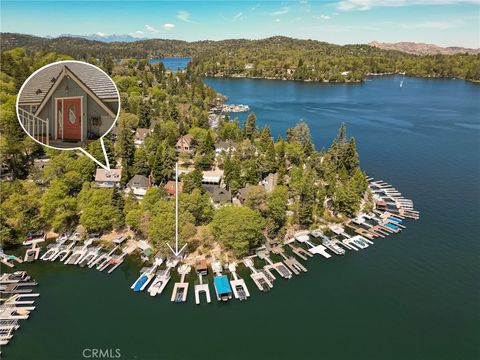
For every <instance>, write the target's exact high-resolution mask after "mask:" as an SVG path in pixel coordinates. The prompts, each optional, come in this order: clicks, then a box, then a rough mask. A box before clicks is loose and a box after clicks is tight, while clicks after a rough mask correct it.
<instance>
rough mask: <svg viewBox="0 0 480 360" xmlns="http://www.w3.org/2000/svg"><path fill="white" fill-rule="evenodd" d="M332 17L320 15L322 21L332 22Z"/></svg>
mask: <svg viewBox="0 0 480 360" xmlns="http://www.w3.org/2000/svg"><path fill="white" fill-rule="evenodd" d="M330 19H331V17H330V16H328V15H320V20H330Z"/></svg>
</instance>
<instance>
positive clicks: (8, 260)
mask: <svg viewBox="0 0 480 360" xmlns="http://www.w3.org/2000/svg"><path fill="white" fill-rule="evenodd" d="M13 261H16V262H18V263H19V264H21V263H22V262H23V260H22V259H20V258H19V257H17V256H15V255H7V254H5V253H4V252H3V249H0V262H1V263H2V264H4V265H7V266H8V267H11V268H13V267H14V264H13Z"/></svg>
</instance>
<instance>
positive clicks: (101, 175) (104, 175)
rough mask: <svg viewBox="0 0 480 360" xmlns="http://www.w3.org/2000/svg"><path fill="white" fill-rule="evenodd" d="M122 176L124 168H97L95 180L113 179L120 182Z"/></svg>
mask: <svg viewBox="0 0 480 360" xmlns="http://www.w3.org/2000/svg"><path fill="white" fill-rule="evenodd" d="M121 178H122V169H111V170H106V169H97V172H96V173H95V181H113V182H119V181H120V179H121Z"/></svg>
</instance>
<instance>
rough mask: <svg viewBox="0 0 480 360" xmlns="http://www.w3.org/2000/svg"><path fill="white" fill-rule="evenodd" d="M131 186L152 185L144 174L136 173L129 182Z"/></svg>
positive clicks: (142, 186)
mask: <svg viewBox="0 0 480 360" xmlns="http://www.w3.org/2000/svg"><path fill="white" fill-rule="evenodd" d="M127 187H130V188H148V187H150V180H149V179H148V178H147V177H146V176H143V175H135V176H134V177H132V178H131V179H130V181H129V182H128V184H127Z"/></svg>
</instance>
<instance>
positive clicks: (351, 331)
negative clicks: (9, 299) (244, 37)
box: [2, 77, 480, 360]
mask: <svg viewBox="0 0 480 360" xmlns="http://www.w3.org/2000/svg"><path fill="white" fill-rule="evenodd" d="M400 80H401V78H400V77H382V78H380V77H378V78H373V79H371V81H367V82H365V83H363V84H350V85H347V84H345V85H338V84H337V85H331V84H315V83H303V82H294V81H270V80H252V79H207V80H206V81H207V83H208V84H209V85H210V86H212V87H213V88H215V89H216V90H218V91H219V92H221V93H222V94H224V95H226V96H228V97H229V102H230V103H237V104H238V103H243V104H248V105H249V106H250V108H251V110H252V111H254V112H255V113H256V115H257V119H258V123H259V125H261V126H263V125H267V124H268V125H269V126H270V127H271V129H272V133H273V134H274V135H275V136H277V135H280V134H284V132H285V130H286V129H287V128H288V127H291V126H293V125H294V124H295V122H297V121H298V120H299V119H300V118H303V119H304V120H305V121H306V122H307V123H308V124H309V125H310V129H311V132H312V136H313V139H314V141H315V144H316V146H317V148H322V147H328V146H329V145H330V143H331V140H332V138H333V137H334V136H335V135H336V133H337V130H338V127H339V124H340V122H342V121H344V122H345V123H346V124H347V131H348V134H349V135H352V136H355V138H356V140H357V146H358V149H359V153H360V160H361V164H362V167H363V168H364V169H365V171H367V173H368V174H369V175H371V176H373V177H375V178H378V179H383V180H385V181H388V182H389V183H391V184H392V185H393V186H395V187H396V188H397V189H399V191H400V192H402V194H403V195H404V196H405V197H407V198H410V199H412V200H413V201H414V203H415V208H416V209H417V210H419V211H420V212H421V217H420V220H418V221H407V223H406V226H407V228H406V229H405V230H404V231H402V233H401V234H399V235H394V236H389V237H387V238H385V239H379V240H376V241H375V245H373V246H370V247H369V248H368V249H366V250H364V251H360V252H354V253H352V252H350V253H348V254H346V255H345V256H344V257H332V258H330V259H323V258H319V257H315V258H313V259H310V260H309V261H308V262H306V266H307V268H308V269H309V271H308V273H306V274H303V275H301V276H298V277H295V278H293V279H291V280H289V281H287V280H283V279H278V280H277V281H276V283H275V287H274V288H273V290H272V291H270V292H269V293H266V294H263V293H260V292H259V291H258V290H257V289H256V288H254V286H253V284H252V282H251V281H250V279H249V278H247V275H246V272H245V271H243V272H241V275H242V276H244V277H245V278H246V280H247V286H249V289H250V292H251V294H252V296H251V298H250V299H249V300H248V301H246V302H242V303H240V302H238V301H230V302H229V303H226V304H219V303H218V302H217V301H215V300H212V303H211V304H202V305H200V306H197V305H195V302H194V298H193V288H192V287H190V290H189V295H188V302H187V303H186V304H173V303H170V301H169V300H170V295H171V291H172V283H170V284H169V286H168V287H167V289H166V290H165V292H164V294H162V295H160V296H158V297H156V298H151V297H150V296H149V295H148V293H142V294H135V293H133V292H132V291H131V290H130V285H131V284H132V283H133V282H134V281H135V279H136V277H137V276H138V269H139V265H138V264H135V263H133V262H132V261H129V262H128V263H127V264H125V265H123V266H122V267H121V268H119V269H117V270H116V271H115V272H114V273H112V274H110V275H108V274H104V273H99V272H97V271H95V270H89V269H82V268H78V267H72V266H64V265H62V264H57V263H54V264H52V263H42V262H40V261H39V262H36V263H33V264H29V265H26V266H25V267H26V268H28V271H29V272H30V273H31V275H33V276H34V278H35V279H36V280H37V281H38V282H39V283H40V285H39V287H38V290H39V292H40V293H41V296H40V298H39V299H38V301H37V302H36V305H37V309H36V310H35V311H34V313H33V314H32V316H31V318H30V319H29V320H26V321H22V322H21V328H20V329H19V330H18V331H17V332H16V333H15V335H14V338H13V341H11V343H10V344H9V345H8V346H6V347H4V348H2V355H3V356H4V359H14V360H23V359H25V360H27V359H28V360H30V359H32V358H33V357H34V358H35V359H49V360H52V359H83V357H82V351H83V349H85V348H100V349H116V348H118V349H120V350H121V355H122V356H121V359H142V360H143V359H166V360H168V359H208V360H211V359H220V358H223V359H292V358H295V359H321V358H323V359H342V360H343V359H356V360H362V359H368V360H374V359H379V360H383V359H394V360H395V359H398V360H404V359H418V360H420V359H421V360H428V359H433V360H440V359H445V360H451V359H478V358H480V348H479V342H478V339H479V338H480V291H479V284H480V262H479V261H478V260H479V259H478V254H479V252H480V243H479V241H478V234H477V230H476V226H477V225H478V219H479V217H480V208H479V204H480V188H479V178H480V145H479V141H480V119H479V114H480V101H479V100H480V86H479V85H475V84H472V83H468V82H464V81H459V80H426V79H416V78H406V79H405V81H404V84H403V87H402V88H400V87H399V83H400ZM238 115H239V116H241V117H242V118H244V117H246V116H247V114H238ZM192 282H193V279H192V281H191V283H192ZM211 291H213V287H211ZM33 354H35V355H33Z"/></svg>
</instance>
